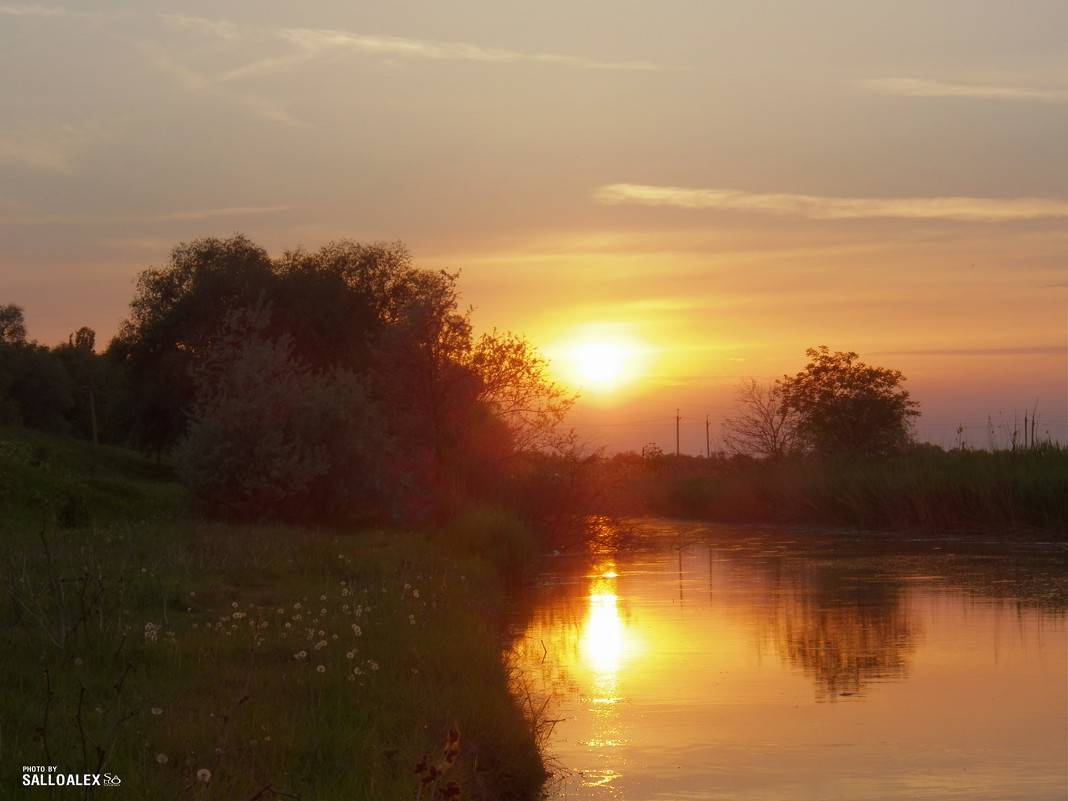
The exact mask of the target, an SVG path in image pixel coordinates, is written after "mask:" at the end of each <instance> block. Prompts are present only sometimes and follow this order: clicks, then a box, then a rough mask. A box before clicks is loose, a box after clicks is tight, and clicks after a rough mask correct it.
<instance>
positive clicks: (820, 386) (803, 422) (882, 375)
mask: <svg viewBox="0 0 1068 801" xmlns="http://www.w3.org/2000/svg"><path fill="white" fill-rule="evenodd" d="M805 353H806V355H807V356H808V357H809V359H810V361H809V363H808V364H807V365H806V366H805V369H804V370H802V371H801V372H799V373H797V374H796V375H794V376H783V377H782V378H781V379H779V381H778V382H777V386H778V392H779V393H780V395H781V402H782V406H783V407H784V409H785V410H787V411H789V412H792V413H794V414H796V415H797V434H798V436H799V438H800V441H801V443H802V444H803V445H804V447H805V448H806V449H807V450H809V451H810V452H812V453H815V454H818V455H833V454H843V453H844V454H850V455H855V456H880V455H885V454H888V453H893V452H895V451H898V450H900V449H902V448H904V447H906V446H907V445H908V444H909V443H910V442H911V441H912V426H911V421H912V418H914V417H916V416H918V415H919V413H920V412H919V408H918V404H917V403H916V402H915V401H913V400H912V399H911V398H910V397H909V393H908V391H907V390H906V389H904V388H903V387H902V383H903V382H904V380H905V376H904V375H902V373H901V372H900V371H898V370H890V369H887V368H883V367H871V366H869V365H867V364H864V363H863V362H861V361H858V360H857V359H858V357H857V354H856V353H853V352H851V351H850V352H843V351H836V352H834V353H831V352H830V350H828V348H827V346H826V345H822V346H820V347H819V348H809V349H808V350H807V351H805Z"/></svg>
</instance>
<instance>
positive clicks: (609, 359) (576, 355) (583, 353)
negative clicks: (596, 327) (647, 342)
mask: <svg viewBox="0 0 1068 801" xmlns="http://www.w3.org/2000/svg"><path fill="white" fill-rule="evenodd" d="M567 355H568V357H570V359H571V362H572V365H573V366H574V368H575V372H576V373H578V376H579V378H581V379H582V380H583V381H584V382H586V383H589V384H593V385H596V386H604V385H608V384H613V383H615V382H616V381H617V380H618V379H619V378H620V377H621V376H622V375H623V372H624V370H625V369H626V367H627V361H628V360H629V359H630V357H631V355H632V353H631V351H630V349H629V348H626V347H624V346H623V345H617V344H614V343H611V342H589V343H587V344H585V345H582V346H580V347H577V348H575V349H574V350H572V351H570V352H569V353H568V354H567Z"/></svg>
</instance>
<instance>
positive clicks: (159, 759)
mask: <svg viewBox="0 0 1068 801" xmlns="http://www.w3.org/2000/svg"><path fill="white" fill-rule="evenodd" d="M169 761H170V760H169V759H167V755H166V754H156V764H157V765H166V764H167V763H168V762H169Z"/></svg>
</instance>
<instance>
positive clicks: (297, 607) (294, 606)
mask: <svg viewBox="0 0 1068 801" xmlns="http://www.w3.org/2000/svg"><path fill="white" fill-rule="evenodd" d="M293 608H294V609H302V608H303V607H301V605H300V601H297V602H296V603H295V604H293Z"/></svg>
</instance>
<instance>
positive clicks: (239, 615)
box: [233, 612, 245, 620]
mask: <svg viewBox="0 0 1068 801" xmlns="http://www.w3.org/2000/svg"><path fill="white" fill-rule="evenodd" d="M243 617H245V613H244V612H234V614H233V618H234V620H241V619H242V618H243Z"/></svg>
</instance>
